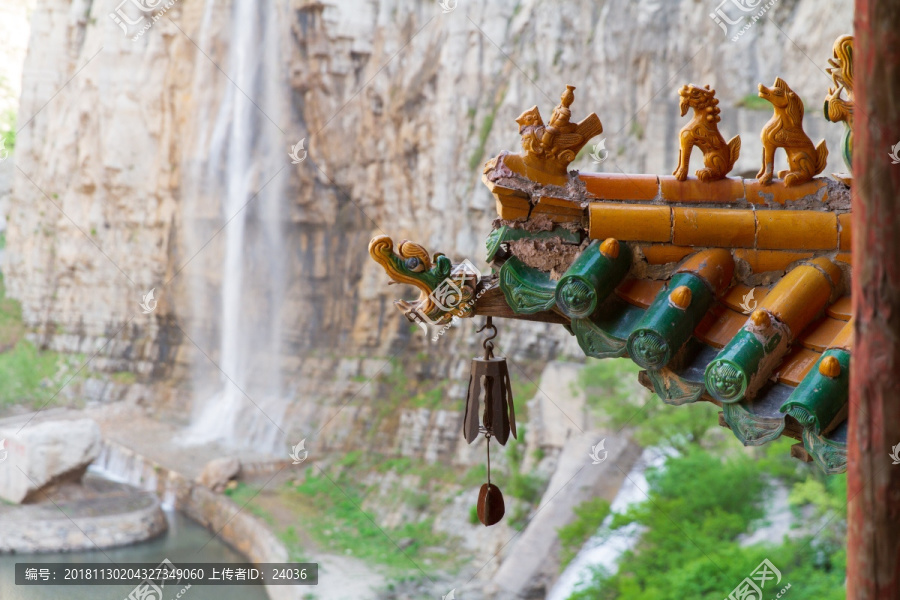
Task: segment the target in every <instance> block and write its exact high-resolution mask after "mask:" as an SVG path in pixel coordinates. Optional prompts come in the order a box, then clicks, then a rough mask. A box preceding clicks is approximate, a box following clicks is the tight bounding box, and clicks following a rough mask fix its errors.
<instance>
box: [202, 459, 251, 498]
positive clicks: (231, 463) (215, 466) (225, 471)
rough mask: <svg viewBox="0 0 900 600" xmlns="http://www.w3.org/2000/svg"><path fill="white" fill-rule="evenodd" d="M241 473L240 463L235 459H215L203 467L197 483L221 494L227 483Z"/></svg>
mask: <svg viewBox="0 0 900 600" xmlns="http://www.w3.org/2000/svg"><path fill="white" fill-rule="evenodd" d="M240 472H241V462H240V461H239V460H238V459H236V458H228V457H223V458H215V459H213V460H211V461H209V462H208V463H206V466H205V467H203V472H202V473H200V477H198V478H197V481H198V482H199V483H200V484H201V485H205V486H206V487H208V488H209V489H211V490H212V491H214V492H221V491H223V490H224V489H225V486H227V485H228V482H229V481H231V480H232V479H234V478H235V477H237V476H238V474H239V473H240Z"/></svg>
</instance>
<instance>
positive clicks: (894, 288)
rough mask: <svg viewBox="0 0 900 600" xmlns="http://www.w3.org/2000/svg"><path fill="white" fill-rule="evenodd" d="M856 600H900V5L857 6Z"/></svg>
mask: <svg viewBox="0 0 900 600" xmlns="http://www.w3.org/2000/svg"><path fill="white" fill-rule="evenodd" d="M854 35H855V37H856V39H855V53H856V54H855V56H854V57H853V65H854V71H855V85H854V99H855V111H854V129H853V135H854V149H853V176H854V182H853V186H852V191H853V311H854V314H855V315H856V341H855V343H854V351H853V359H852V361H851V369H850V438H849V449H848V452H849V457H848V460H849V462H848V473H847V483H848V485H847V487H848V491H847V496H848V498H847V499H848V501H849V507H848V528H849V531H848V540H847V598H848V600H888V599H890V600H900V465H893V464H891V463H892V461H891V458H890V457H889V453H890V452H891V447H892V446H894V445H896V444H900V164H891V158H890V156H888V153H889V152H890V151H891V147H892V146H893V145H894V144H897V143H898V142H900V1H898V0H856V18H855V22H854Z"/></svg>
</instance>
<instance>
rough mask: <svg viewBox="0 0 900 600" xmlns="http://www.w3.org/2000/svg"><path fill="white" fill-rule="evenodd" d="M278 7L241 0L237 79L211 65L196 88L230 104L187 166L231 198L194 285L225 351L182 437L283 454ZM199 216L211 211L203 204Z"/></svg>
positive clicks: (206, 188)
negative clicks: (209, 89) (211, 90)
mask: <svg viewBox="0 0 900 600" xmlns="http://www.w3.org/2000/svg"><path fill="white" fill-rule="evenodd" d="M214 5H215V1H214V0H207V2H206V7H205V11H206V13H205V14H204V19H203V24H204V25H203V29H204V31H203V32H201V33H202V35H201V44H205V45H206V47H207V48H208V47H210V46H211V45H213V41H214V40H213V39H212V35H213V34H210V33H208V31H206V30H208V29H209V27H210V25H209V23H210V20H211V19H210V15H211V14H212V11H214V10H221V5H220V6H218V7H215V6H214ZM277 11H278V6H277V5H276V0H262V1H256V0H234V4H233V6H232V14H231V17H230V31H228V32H227V35H228V39H227V46H228V53H227V61H226V63H225V64H223V65H221V66H222V70H223V71H224V72H225V73H227V74H228V76H227V77H225V76H223V75H222V74H221V73H220V72H218V69H217V68H216V66H215V65H213V64H208V65H205V66H204V68H205V69H206V73H203V74H201V76H198V77H197V78H196V81H197V85H198V86H208V85H215V86H216V87H217V88H218V89H219V90H221V95H220V96H221V98H222V101H221V104H220V105H219V106H218V111H217V112H215V113H214V114H213V115H211V117H210V118H209V119H208V118H207V117H206V115H202V114H198V119H200V120H204V119H207V120H209V121H211V123H210V122H201V123H198V124H197V128H198V131H199V133H200V134H199V136H198V138H199V143H198V148H197V149H196V151H195V153H196V156H197V157H203V158H205V160H204V159H203V158H201V159H200V160H194V161H193V163H192V164H193V167H194V168H192V169H190V170H189V171H188V173H189V174H188V176H189V177H192V178H193V181H190V182H188V186H187V187H188V188H189V189H191V190H194V191H195V192H196V193H195V194H193V195H194V196H195V197H197V198H205V200H206V201H210V200H214V199H216V198H220V199H221V211H220V214H219V219H220V223H221V224H222V225H225V227H224V229H223V230H222V231H221V232H220V233H219V234H218V236H216V238H217V239H215V240H214V241H215V244H210V248H208V249H207V250H206V251H207V252H209V254H210V256H207V257H204V258H203V264H204V265H205V266H206V269H202V268H197V269H196V270H195V272H196V277H198V278H199V279H200V281H199V282H196V281H195V282H194V285H193V286H192V297H193V298H194V312H195V321H200V322H203V321H204V319H205V318H207V317H206V316H205V315H206V313H208V312H209V311H210V310H211V309H212V308H213V307H215V306H217V305H218V309H219V313H218V317H217V320H216V321H215V322H214V323H213V325H212V327H211V328H210V329H212V331H211V332H210V333H209V335H208V336H207V337H206V338H203V341H205V342H208V343H209V344H210V345H214V344H216V342H217V343H218V353H217V355H214V353H209V354H208V356H209V361H215V362H216V363H217V367H218V368H217V369H211V368H210V365H209V364H206V363H207V362H209V361H206V357H205V356H200V357H199V358H198V359H197V362H198V366H197V373H196V376H195V385H194V411H193V416H192V422H191V425H190V428H189V429H188V431H187V432H186V435H185V436H184V439H185V442H186V443H190V444H205V443H209V442H214V441H218V442H223V443H225V444H226V445H229V446H244V447H252V448H254V449H255V450H257V451H262V452H278V453H281V451H282V450H283V446H284V440H283V436H282V434H281V432H280V430H279V426H280V421H281V419H282V417H283V416H284V410H285V403H286V402H285V399H284V393H283V390H282V383H281V372H280V353H281V335H280V332H281V324H280V316H281V312H282V311H281V306H282V303H283V297H284V278H285V275H284V268H283V265H284V256H285V244H284V233H283V231H282V227H283V221H284V214H285V213H286V209H285V208H284V207H283V202H284V197H285V194H284V193H283V189H284V181H285V180H286V178H287V172H288V170H287V169H285V170H284V172H281V173H279V169H281V168H283V167H284V166H285V164H286V163H288V162H289V159H288V157H287V154H286V150H285V149H284V143H283V134H282V131H281V130H280V127H281V125H282V124H283V123H284V122H285V120H284V115H285V114H286V110H285V109H284V106H285V105H286V100H287V99H286V98H285V96H288V92H286V90H288V89H289V87H288V85H287V82H286V81H285V73H286V69H285V68H283V66H282V60H283V58H282V57H281V55H280V52H279V45H280V43H281V39H282V36H281V32H280V29H279V26H280V23H282V22H283V19H279V18H278V15H277ZM218 35H222V33H221V32H219V33H218ZM200 60H205V59H203V58H202V57H201V59H200ZM198 68H199V67H198ZM229 79H230V80H229ZM195 89H196V88H195ZM197 92H198V95H199V94H202V93H203V90H202V89H197ZM210 124H211V127H210ZM276 173H277V175H276ZM273 176H274V179H273ZM270 179H271V181H270ZM195 202H202V200H195ZM193 212H194V214H195V215H197V214H200V215H203V213H204V207H202V206H199V207H194V211H193ZM220 226H221V225H220ZM201 232H202V233H201ZM214 233H215V231H210V229H209V228H203V227H199V231H198V232H195V233H193V235H194V236H195V237H196V238H197V242H198V245H199V244H202V243H203V237H204V236H206V237H207V238H208V237H209V236H210V235H213V234H214ZM220 244H221V245H224V249H221V248H220V246H219V245H220ZM217 260H218V264H216V261H217ZM209 270H211V271H213V272H214V273H217V275H218V277H213V278H212V279H213V280H214V281H218V282H219V286H218V290H215V291H211V290H210V289H208V288H209V285H208V280H209V278H210V277H209V275H210V273H209ZM216 337H217V338H218V339H217V340H216ZM200 345H201V344H200V343H199V342H198V346H200ZM209 349H210V350H211V349H212V348H209ZM203 353H204V354H206V352H203Z"/></svg>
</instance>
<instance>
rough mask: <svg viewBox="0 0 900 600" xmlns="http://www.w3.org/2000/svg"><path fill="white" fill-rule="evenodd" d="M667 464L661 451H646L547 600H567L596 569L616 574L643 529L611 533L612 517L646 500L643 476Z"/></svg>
mask: <svg viewBox="0 0 900 600" xmlns="http://www.w3.org/2000/svg"><path fill="white" fill-rule="evenodd" d="M665 460H666V454H665V453H664V452H662V451H661V450H660V449H659V448H647V449H645V450H644V451H643V453H642V454H641V457H640V458H639V459H638V460H637V462H635V464H634V466H633V467H632V468H631V471H629V472H628V477H626V478H625V480H624V481H623V482H622V487H621V488H619V492H618V493H617V494H616V497H615V498H614V499H613V501H612V503H611V504H610V514H609V515H608V516H607V517H606V519H604V520H603V523H602V524H601V525H600V528H599V529H598V531H597V533H596V534H595V535H594V536H593V537H592V538H591V539H590V540H588V541H587V543H586V544H585V545H584V547H583V548H582V549H581V551H579V552H578V555H577V556H576V557H575V558H574V560H572V562H571V563H569V565H568V566H567V567H566V569H565V571H563V573H562V575H560V577H559V579H558V580H557V581H556V583H555V584H554V585H553V588H552V589H551V590H550V593H549V594H548V595H547V600H566V598H568V597H569V596H571V595H572V594H573V593H574V592H575V591H576V589H577V587H578V586H579V584H581V583H586V582H589V581H590V580H591V576H592V573H593V569H595V568H597V567H599V568H601V569H603V570H605V571H606V572H609V573H615V572H616V566H617V565H618V562H619V558H620V557H621V556H622V554H624V553H625V551H626V550H629V549H631V548H633V547H634V545H635V544H636V543H637V541H638V540H639V539H640V537H641V533H642V532H643V529H642V528H641V527H640V526H638V525H637V524H635V523H631V524H629V525H626V526H624V527H621V528H619V529H616V530H611V529H610V528H609V526H610V523H612V518H613V513H624V512H625V511H626V510H628V507H629V506H631V505H632V504H636V503H639V502H643V501H645V500H646V499H647V495H646V493H645V492H646V491H647V490H648V489H649V488H648V485H647V479H646V477H644V473H645V472H646V470H647V468H648V467H660V466H662V465H663V464H664V463H665Z"/></svg>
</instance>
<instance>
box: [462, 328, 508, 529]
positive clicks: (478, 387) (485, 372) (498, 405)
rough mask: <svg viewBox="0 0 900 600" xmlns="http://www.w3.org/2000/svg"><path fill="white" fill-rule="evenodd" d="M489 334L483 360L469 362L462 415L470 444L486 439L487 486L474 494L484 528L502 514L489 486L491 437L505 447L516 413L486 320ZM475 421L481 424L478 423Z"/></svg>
mask: <svg viewBox="0 0 900 600" xmlns="http://www.w3.org/2000/svg"><path fill="white" fill-rule="evenodd" d="M485 329H491V330H493V333H491V335H489V336H488V338H487V339H486V340H484V358H473V359H472V374H471V375H470V376H469V394H468V396H467V397H466V416H465V419H464V420H463V435H464V436H465V438H466V441H467V442H469V443H470V444H471V443H472V442H474V441H475V440H476V439H477V438H478V435H479V434H481V433H483V434H484V437H486V438H487V479H488V480H487V483H485V484H484V485H482V486H481V491H480V492H479V493H478V520H479V521H481V522H482V523H484V525H485V526H486V527H490V526H491V525H496V524H497V523H499V522H500V519H502V518H503V514H504V512H505V511H506V508H505V505H504V503H503V494H501V493H500V488H498V487H497V486H495V485H494V484H492V483H491V438H492V437H493V438H497V441H498V442H500V445H501V446H505V445H506V441H507V440H508V439H509V434H510V431H511V432H512V435H513V437H514V438H516V439H518V436H517V435H516V411H515V407H514V406H513V396H512V386H511V385H510V383H509V369H508V368H507V366H506V359H505V358H503V357H500V358H494V343H493V342H492V341H491V340H492V339H494V338H495V337H497V328H496V327H494V324H493V323H492V322H491V317H488V318H487V322H486V323H485V325H484V327H482V328H481V329H479V330H478V333H481V332H482V331H484V330H485ZM482 391H483V392H484V415H483V416H481V415H480V413H481V411H480V398H481V393H482ZM479 418H481V421H480V422H479Z"/></svg>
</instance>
